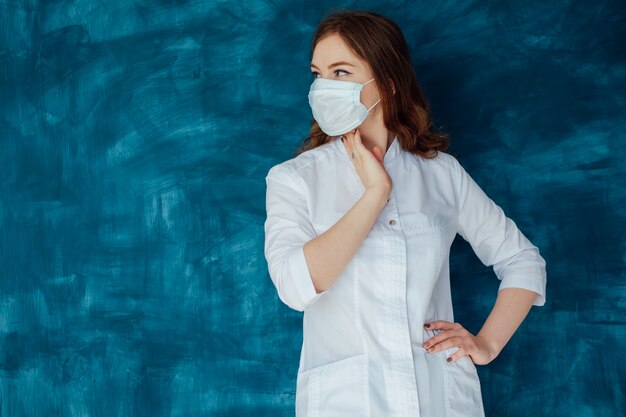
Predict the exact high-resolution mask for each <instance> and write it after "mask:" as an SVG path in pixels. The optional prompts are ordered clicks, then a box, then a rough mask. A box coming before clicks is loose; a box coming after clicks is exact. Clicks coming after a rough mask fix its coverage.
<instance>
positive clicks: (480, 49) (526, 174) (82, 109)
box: [0, 0, 626, 417]
mask: <svg viewBox="0 0 626 417" xmlns="http://www.w3.org/2000/svg"><path fill="white" fill-rule="evenodd" d="M396 3H397V2H388V3H384V2H382V1H369V2H358V6H359V7H362V8H365V9H370V10H375V11H380V12H382V13H384V14H386V15H388V16H389V17H391V18H392V19H394V20H395V21H396V22H398V24H399V25H400V26H401V27H402V29H403V31H404V33H405V36H406V38H407V40H408V42H409V44H410V46H411V50H412V54H413V62H414V66H415V68H416V71H417V75H418V78H419V80H420V81H421V83H422V85H423V87H424V89H425V92H426V94H427V96H428V98H429V99H430V101H431V103H432V105H433V113H434V116H435V120H436V122H437V124H438V125H440V126H444V127H445V129H447V131H448V132H449V133H450V134H451V138H452V146H451V148H450V152H452V153H453V154H456V155H457V156H458V158H459V159H460V161H461V163H462V164H463V165H464V166H465V167H466V169H467V170H468V172H470V173H471V174H472V176H473V177H474V178H475V179H476V181H477V182H478V183H479V184H480V185H481V186H482V187H483V189H484V190H485V191H486V192H487V194H488V195H490V196H491V197H492V198H493V199H494V200H495V201H496V202H497V203H498V204H500V205H501V206H502V207H503V209H504V210H505V212H506V213H507V215H509V216H510V217H511V218H513V219H514V220H515V221H516V223H517V224H518V226H519V227H520V228H521V229H522V230H523V231H524V233H525V234H526V235H527V236H528V237H529V238H530V239H531V240H532V241H533V243H535V244H536V245H537V246H538V247H539V248H540V250H541V253H542V255H544V257H545V258H546V261H547V265H548V290H547V304H546V305H545V306H543V307H539V308H537V307H535V308H533V309H532V311H531V314H530V315H529V317H528V318H527V319H526V321H525V322H524V323H523V324H522V326H521V327H520V329H519V330H518V332H517V333H516V334H515V335H514V337H513V338H512V339H511V341H510V342H509V344H508V345H507V346H506V347H505V349H504V350H503V352H502V353H501V354H500V356H499V357H498V358H497V359H496V360H495V361H494V362H492V363H491V364H489V365H488V366H484V367H479V374H480V377H481V381H482V384H483V394H484V398H485V407H486V411H487V413H488V415H489V416H529V415H532V416H553V417H554V416H567V417H569V416H572V415H576V416H603V417H605V416H618V415H625V414H626V405H625V398H624V394H623V392H624V389H625V386H626V381H625V379H626V365H625V363H626V358H625V355H626V353H625V352H626V348H625V346H624V340H625V338H626V327H625V326H626V317H625V311H626V310H625V308H626V285H625V281H624V278H625V276H626V275H625V273H624V270H625V268H624V264H625V260H626V255H625V253H626V247H625V246H626V245H625V239H624V226H625V216H626V212H625V210H624V207H625V205H626V187H625V184H626V175H625V172H624V171H625V169H626V164H625V163H624V158H625V157H626V152H625V148H626V140H625V137H624V129H625V128H626V126H625V123H624V117H625V115H626V99H625V93H626V88H625V86H626V53H625V45H626V42H625V41H624V40H625V39H626V31H625V29H624V28H625V27H626V24H625V21H626V8H625V7H624V6H622V4H623V3H622V2H620V1H613V2H582V1H580V2H576V1H552V2H539V1H530V2H517V1H512V0H511V1H499V2H488V1H482V2H472V1H455V2H447V3H446V2H405V3H404V4H401V3H398V4H399V5H398V6H395V4H396ZM355 4H356V3H355ZM340 5H341V6H351V5H352V3H351V2H342V3H341V4H339V3H334V2H321V3H320V2H300V1H292V2H286V1H251V2H225V1H195V2H193V1H177V2H174V1H158V2H157V1H155V2H149V1H144V0H137V1H133V2H129V1H119V0H118V1H82V2H69V1H49V2H36V1H14V0H12V1H6V0H5V1H2V2H0V100H1V101H0V110H1V118H0V191H1V193H0V415H1V416H3V417H4V416H7V417H8V416H106V417H110V416H151V417H157V416H192V415H193V416H199V415H210V416H231V415H232V416H234V415H237V416H244V415H254V416H291V415H293V406H294V391H295V376H296V371H297V364H298V354H299V348H300V343H301V330H302V329H301V325H302V316H301V314H302V313H298V312H296V311H293V310H290V309H289V308H287V307H286V306H285V305H283V304H282V303H281V302H280V301H279V299H278V297H277V295H276V292H275V289H274V287H273V286H272V283H271V281H270V279H269V276H268V273H267V265H266V263H265V259H264V256H263V247H262V246H263V227H262V226H263V221H264V216H265V206H264V203H265V201H264V198H265V183H264V176H265V174H266V172H267V170H268V169H269V168H270V167H271V166H272V165H274V164H276V163H278V162H281V161H283V160H285V159H288V158H290V157H291V156H292V153H293V151H294V150H295V149H296V147H297V145H298V144H299V142H300V141H301V140H302V139H303V138H304V136H305V135H306V132H307V131H308V127H309V123H310V120H311V113H310V108H309V107H308V102H307V99H306V94H307V92H308V87H309V83H310V82H311V80H312V79H311V75H310V72H309V68H308V63H309V53H310V51H309V43H310V40H311V36H312V34H313V31H314V29H315V27H316V25H317V23H318V22H319V20H320V18H321V17H322V16H323V15H324V14H325V13H326V12H327V11H329V10H330V8H331V7H339V6H340ZM451 267H452V279H453V299H454V303H455V319H456V321H459V322H460V323H462V324H464V325H465V326H466V327H467V328H468V329H470V330H471V331H474V332H476V331H478V330H479V328H480V326H481V325H482V323H483V321H484V319H485V318H486V316H487V314H488V313H489V311H490V308H491V307H492V306H493V302H494V300H495V296H496V291H497V286H498V284H499V281H497V279H496V277H495V274H493V271H492V270H491V269H490V268H485V267H484V266H483V265H482V264H481V263H480V261H479V260H478V258H477V257H476V256H475V255H474V254H473V252H472V250H471V247H470V246H469V244H467V243H466V242H465V241H463V240H462V239H461V238H460V237H457V240H456V241H455V243H454V245H453V252H452V258H451Z"/></svg>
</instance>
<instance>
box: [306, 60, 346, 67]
mask: <svg viewBox="0 0 626 417" xmlns="http://www.w3.org/2000/svg"><path fill="white" fill-rule="evenodd" d="M338 65H349V66H351V67H354V65H353V64H351V63H349V62H346V61H339V62H335V63H334V64H330V65H329V66H328V68H329V69H330V68H332V67H336V66H338ZM311 68H317V66H316V65H315V64H313V63H311ZM317 69H319V68H317Z"/></svg>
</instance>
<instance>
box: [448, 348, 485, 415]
mask: <svg viewBox="0 0 626 417" xmlns="http://www.w3.org/2000/svg"><path fill="white" fill-rule="evenodd" d="M458 349H459V348H458V347H452V348H449V349H445V350H443V351H442V355H441V357H442V358H443V360H444V361H445V362H446V363H445V364H444V369H445V383H446V407H447V409H448V414H447V415H449V416H451V417H456V416H458V417H468V416H470V417H484V416H485V413H484V410H483V400H482V393H481V390H480V380H479V379H478V372H477V371H476V365H474V362H472V360H471V359H470V357H469V356H467V355H465V356H463V357H461V358H460V359H457V360H456V361H455V362H447V358H449V357H450V356H452V354H453V353H454V352H456V351H457V350H458Z"/></svg>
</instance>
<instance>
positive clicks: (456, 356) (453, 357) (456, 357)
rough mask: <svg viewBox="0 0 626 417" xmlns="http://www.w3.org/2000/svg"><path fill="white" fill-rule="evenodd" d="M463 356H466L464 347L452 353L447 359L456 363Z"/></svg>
mask: <svg viewBox="0 0 626 417" xmlns="http://www.w3.org/2000/svg"><path fill="white" fill-rule="evenodd" d="M463 356H465V351H464V350H463V348H459V349H458V350H457V351H456V352H454V353H453V354H452V355H450V356H448V357H447V358H446V360H447V361H448V362H450V363H454V362H456V361H458V360H459V359H461V358H462V357H463Z"/></svg>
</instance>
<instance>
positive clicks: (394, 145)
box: [332, 134, 402, 162]
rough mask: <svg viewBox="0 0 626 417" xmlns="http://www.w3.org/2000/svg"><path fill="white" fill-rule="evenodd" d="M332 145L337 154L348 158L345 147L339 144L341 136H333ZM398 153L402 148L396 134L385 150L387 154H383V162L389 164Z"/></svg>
mask: <svg viewBox="0 0 626 417" xmlns="http://www.w3.org/2000/svg"><path fill="white" fill-rule="evenodd" d="M332 143H333V145H334V146H335V148H336V149H337V150H338V151H339V152H342V153H343V154H344V155H346V156H348V152H347V151H346V148H345V146H344V145H343V143H341V135H339V136H335V138H334V139H333V140H332ZM400 152H402V147H401V146H400V140H399V139H398V135H397V134H396V136H395V137H394V138H393V140H392V141H391V145H389V149H387V152H386V153H385V156H384V162H391V161H392V160H393V159H394V158H395V157H397V156H398V155H399V154H400Z"/></svg>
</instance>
